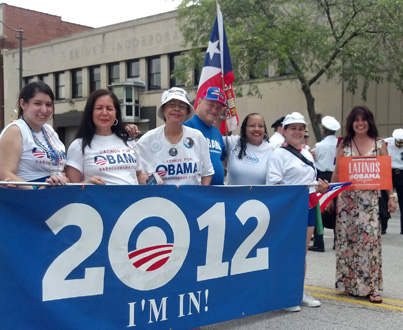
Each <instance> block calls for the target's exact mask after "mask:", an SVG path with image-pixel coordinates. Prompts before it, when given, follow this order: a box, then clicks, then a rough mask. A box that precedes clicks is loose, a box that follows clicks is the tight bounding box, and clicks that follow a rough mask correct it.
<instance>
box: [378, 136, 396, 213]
mask: <svg viewBox="0 0 403 330" xmlns="http://www.w3.org/2000/svg"><path fill="white" fill-rule="evenodd" d="M381 156H389V153H388V148H387V145H386V143H383V144H382V148H381ZM386 191H387V193H388V196H389V198H388V211H389V212H390V213H393V212H395V211H396V199H395V195H394V194H393V188H392V189H389V190H386Z"/></svg>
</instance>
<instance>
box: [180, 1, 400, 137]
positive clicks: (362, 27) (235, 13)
mask: <svg viewBox="0 0 403 330" xmlns="http://www.w3.org/2000/svg"><path fill="white" fill-rule="evenodd" d="M219 4H220V7H221V11H222V13H223V17H224V24H225V29H226V32H227V38H228V44H229V47H230V50H231V58H232V62H233V68H234V71H235V75H236V78H237V80H238V82H239V81H240V80H242V79H244V81H246V78H247V77H249V76H250V74H251V73H253V74H254V76H256V74H259V68H261V67H262V65H264V66H265V67H268V66H274V67H276V68H277V71H278V73H281V72H284V71H285V70H287V72H288V73H289V74H290V75H291V76H292V77H295V78H296V79H298V81H299V83H300V86H301V90H302V92H303V94H304V96H305V100H306V105H307V110H308V114H309V118H310V121H311V123H312V128H313V131H314V134H315V137H316V139H317V140H318V141H319V140H321V139H322V134H321V130H320V128H319V124H318V122H317V116H316V111H315V97H314V95H313V94H312V86H313V85H314V84H317V83H319V79H320V78H321V77H326V78H327V79H343V80H344V82H345V83H347V89H348V90H349V91H351V92H355V91H356V89H357V86H358V84H357V82H358V80H359V79H363V81H364V88H363V90H362V91H361V93H362V97H363V98H364V99H365V98H366V92H367V88H368V85H369V83H370V82H377V83H380V82H383V81H389V82H393V83H394V84H395V85H396V87H397V88H398V89H399V90H403V65H402V64H403V63H402V62H403V56H402V55H403V48H402V46H403V42H402V41H403V40H402V39H403V33H402V32H403V31H402V26H401V22H402V18H403V14H402V12H403V10H402V9H403V2H402V1H397V0H236V1H234V0H220V1H219ZM215 6H216V0H184V1H183V2H182V3H181V5H180V6H179V8H178V13H179V26H180V30H181V32H182V34H183V36H184V43H185V45H186V46H188V47H190V48H191V51H189V53H188V62H187V64H188V65H196V62H197V60H196V59H197V58H200V49H201V48H203V47H206V45H207V42H208V38H209V36H210V33H211V28H212V26H213V22H214V19H215V16H216V9H215ZM189 59H193V60H189ZM195 61H196V62H195ZM260 73H262V71H260ZM256 82H258V80H255V81H254V82H252V83H250V84H249V88H248V94H252V95H256V94H258V93H259V91H258V89H257V85H256Z"/></svg>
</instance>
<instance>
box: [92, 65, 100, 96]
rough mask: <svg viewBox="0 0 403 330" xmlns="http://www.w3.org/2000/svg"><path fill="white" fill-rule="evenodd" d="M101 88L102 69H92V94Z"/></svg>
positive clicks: (98, 67) (97, 67) (96, 67)
mask: <svg viewBox="0 0 403 330" xmlns="http://www.w3.org/2000/svg"><path fill="white" fill-rule="evenodd" d="M100 88H101V67H100V66H93V67H91V68H90V93H91V92H93V91H95V90H96V89H100Z"/></svg>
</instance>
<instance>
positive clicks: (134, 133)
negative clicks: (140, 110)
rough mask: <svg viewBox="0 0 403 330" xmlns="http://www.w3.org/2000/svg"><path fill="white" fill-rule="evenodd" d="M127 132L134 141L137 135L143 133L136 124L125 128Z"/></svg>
mask: <svg viewBox="0 0 403 330" xmlns="http://www.w3.org/2000/svg"><path fill="white" fill-rule="evenodd" d="M125 130H126V132H127V134H129V136H130V137H131V138H132V139H134V138H135V137H136V136H137V135H139V134H140V133H141V131H140V130H139V128H138V127H137V125H135V124H129V125H127V126H126V127H125Z"/></svg>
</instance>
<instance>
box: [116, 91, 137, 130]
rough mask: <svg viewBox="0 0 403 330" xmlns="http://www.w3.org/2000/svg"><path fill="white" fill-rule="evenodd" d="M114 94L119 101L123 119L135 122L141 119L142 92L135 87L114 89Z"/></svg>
mask: <svg viewBox="0 0 403 330" xmlns="http://www.w3.org/2000/svg"><path fill="white" fill-rule="evenodd" d="M112 90H113V92H114V93H115V95H116V96H117V98H118V99H119V104H120V109H121V111H122V119H123V120H124V121H126V122H127V121H129V122H130V121H134V120H135V119H140V92H139V90H138V89H137V88H135V87H134V86H119V87H112Z"/></svg>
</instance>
